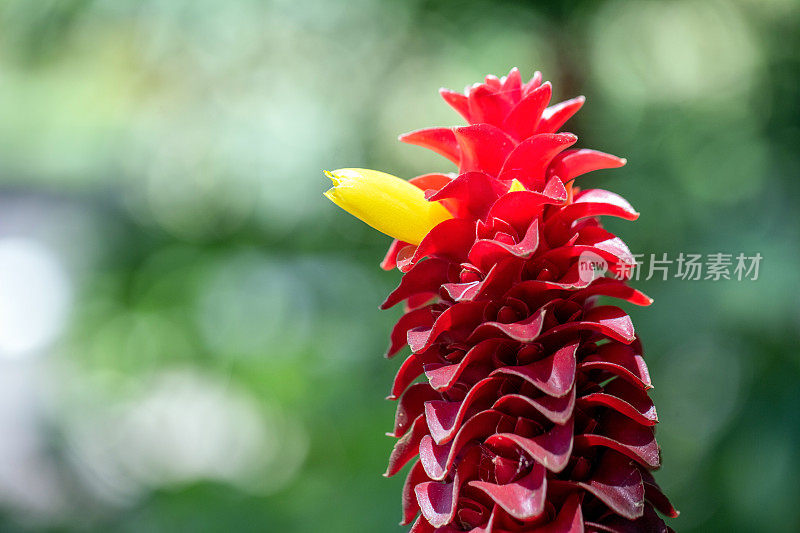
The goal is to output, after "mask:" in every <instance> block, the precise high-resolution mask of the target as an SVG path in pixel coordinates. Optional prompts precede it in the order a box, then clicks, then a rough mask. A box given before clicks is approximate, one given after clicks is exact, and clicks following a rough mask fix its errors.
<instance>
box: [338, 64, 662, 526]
mask: <svg viewBox="0 0 800 533" xmlns="http://www.w3.org/2000/svg"><path fill="white" fill-rule="evenodd" d="M441 94H442V96H443V97H444V99H445V101H447V103H448V104H450V105H451V106H452V107H453V108H454V109H455V110H456V111H458V112H459V113H460V114H461V115H462V116H463V117H464V118H465V119H466V120H467V122H468V123H469V125H468V126H464V127H456V128H430V129H423V130H418V131H415V132H411V133H408V134H405V135H402V136H401V137H400V140H402V141H404V142H407V143H411V144H416V145H420V146H424V147H426V148H430V149H431V150H433V151H435V152H437V153H439V154H441V155H443V156H444V157H446V158H448V159H450V160H451V161H452V162H453V163H455V164H456V165H458V175H456V176H454V175H448V174H438V173H437V174H426V175H423V176H418V177H416V178H413V179H412V180H409V182H404V181H402V180H399V179H398V178H394V177H393V176H389V175H386V174H383V173H377V172H375V171H366V170H359V169H344V170H343V171H335V172H333V173H332V174H330V175H331V177H332V178H333V179H334V184H335V187H334V188H333V189H331V190H330V191H329V192H328V193H326V194H327V195H328V196H329V197H330V198H331V199H332V200H334V201H335V202H336V203H337V204H339V205H341V206H342V207H344V208H345V209H347V210H348V211H350V212H352V213H353V214H355V215H356V216H359V217H360V218H362V219H364V220H365V221H366V222H367V223H369V224H371V225H373V226H374V227H376V228H378V229H380V230H381V231H384V232H386V233H388V234H390V235H392V236H394V237H396V238H398V239H403V240H395V242H394V243H393V244H392V246H391V247H390V249H389V252H388V254H387V255H386V258H385V259H384V261H383V263H382V266H383V267H384V268H386V269H392V268H394V267H397V268H399V269H400V271H401V272H403V278H402V280H401V282H400V285H399V286H398V287H397V289H395V290H394V291H393V292H392V293H391V294H390V295H389V296H388V298H387V299H386V301H385V302H384V303H383V306H382V307H383V308H388V307H391V306H394V305H396V304H398V303H401V302H404V305H405V314H404V315H403V316H402V317H401V318H400V320H399V321H398V323H397V325H396V326H395V327H394V329H393V330H392V333H391V343H390V347H389V351H388V353H387V356H388V357H392V356H394V355H395V354H397V353H398V352H399V351H400V350H401V349H402V348H404V347H405V346H406V345H408V346H409V347H410V350H411V354H410V355H409V356H408V357H407V358H406V359H405V361H404V362H403V363H402V365H401V366H400V370H399V371H398V373H397V376H396V378H395V381H394V385H393V386H392V390H391V395H390V398H392V399H396V400H399V402H398V408H397V415H396V419H395V426H394V430H393V432H392V435H393V436H394V437H396V438H397V439H399V440H398V441H397V443H396V445H395V447H394V450H393V451H392V454H391V457H390V459H389V467H388V470H387V472H386V475H388V476H392V475H395V474H396V473H398V472H399V471H400V470H401V469H402V468H403V467H404V466H405V465H406V464H408V463H410V462H412V461H413V465H412V466H411V469H410V471H409V473H408V476H407V478H406V483H405V488H404V490H403V520H402V523H403V524H413V526H412V528H411V531H412V532H417V533H422V532H431V531H441V532H455V531H472V532H475V533H478V532H490V531H493V532H498V533H499V532H505V531H540V532H572V531H607V532H628V531H668V530H669V528H668V527H667V526H666V525H665V523H664V522H663V520H662V519H661V518H660V517H659V515H658V514H657V512H656V511H658V512H660V513H662V514H664V515H667V516H670V517H674V516H677V512H676V511H675V509H674V508H673V507H672V505H671V504H670V503H669V501H668V500H667V498H666V497H665V496H664V495H663V494H662V493H661V491H660V489H659V488H658V485H657V484H656V482H655V481H654V479H653V477H652V475H651V473H650V472H651V471H652V470H654V469H656V468H658V467H659V465H660V457H659V449H658V445H657V444H656V441H655V437H654V432H653V426H654V425H655V423H656V422H657V418H656V411H655V407H654V406H653V403H652V402H651V400H650V398H649V397H648V392H647V391H648V389H650V388H651V387H652V385H651V382H650V376H649V375H648V372H647V367H646V365H645V363H644V361H643V359H642V348H641V343H640V342H639V339H638V338H637V336H636V335H635V333H634V330H633V326H632V324H631V320H630V318H629V317H628V315H627V314H626V313H625V312H624V311H623V310H622V309H620V308H619V307H615V306H611V305H598V304H597V299H598V297H599V296H611V297H615V298H619V299H622V300H626V301H628V302H631V303H633V304H637V305H649V304H650V302H651V300H650V299H649V298H648V297H647V296H645V295H644V294H642V293H641V292H639V291H637V290H635V289H633V288H631V287H629V286H628V284H627V283H626V279H627V278H628V275H629V273H630V265H631V264H632V263H633V258H632V256H631V254H630V252H629V250H628V248H627V247H626V246H625V244H624V243H623V242H622V241H621V240H620V239H619V238H617V237H616V236H614V235H613V234H611V233H609V232H608V231H606V230H604V229H603V228H602V227H601V226H600V223H599V222H598V219H597V217H598V216H600V215H611V216H617V217H622V218H625V219H629V220H633V219H636V218H637V217H638V213H636V211H634V209H633V208H632V207H631V206H630V205H629V204H628V202H626V201H625V200H624V199H622V198H621V197H620V196H618V195H616V194H614V193H611V192H608V191H604V190H599V189H589V190H584V191H580V190H578V188H577V187H574V186H573V185H572V182H573V180H574V179H575V178H576V177H578V176H580V175H582V174H585V173H587V172H590V171H592V170H598V169H604V168H613V167H619V166H622V165H624V164H625V160H623V159H620V158H617V157H615V156H612V155H609V154H605V153H602V152H597V151H594V150H586V149H573V148H570V147H571V146H572V145H573V144H575V142H576V141H577V137H575V135H573V134H571V133H557V131H558V129H559V128H561V126H562V125H563V124H564V123H565V122H566V121H567V120H568V119H569V118H570V117H571V116H572V115H573V114H574V113H575V112H576V111H577V110H578V109H579V108H580V107H581V105H582V104H583V98H582V97H581V98H575V99H573V100H568V101H566V102H562V103H559V104H555V105H553V106H549V107H548V104H549V103H550V97H551V87H550V84H549V83H542V82H541V75H540V74H539V73H538V72H537V73H536V75H534V77H533V79H531V80H530V81H529V82H528V83H522V80H521V78H520V74H519V71H518V70H517V69H512V70H511V72H510V73H509V75H508V76H506V77H504V78H501V79H498V78H497V77H494V76H487V77H486V82H485V83H482V84H476V85H474V86H472V87H471V88H469V89H468V90H467V92H466V94H459V93H455V92H452V91H449V90H445V89H442V90H441ZM395 180H396V181H395ZM408 183H411V184H413V186H416V189H415V188H414V187H413V186H410V185H408ZM587 256H588V257H592V258H595V259H596V260H597V261H600V262H602V263H603V264H604V265H605V266H607V267H608V269H609V271H610V272H612V273H614V274H615V275H614V276H597V275H592V274H591V273H590V274H589V275H587V272H586V270H585V258H586V257H587ZM582 258H584V259H583V260H582ZM423 375H424V378H425V379H424V380H423V381H418V379H417V378H419V377H420V376H423Z"/></svg>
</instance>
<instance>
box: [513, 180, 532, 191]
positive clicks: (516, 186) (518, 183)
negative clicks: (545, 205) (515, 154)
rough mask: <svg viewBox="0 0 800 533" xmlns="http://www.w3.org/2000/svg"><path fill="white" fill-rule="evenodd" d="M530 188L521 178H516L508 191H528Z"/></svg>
mask: <svg viewBox="0 0 800 533" xmlns="http://www.w3.org/2000/svg"><path fill="white" fill-rule="evenodd" d="M527 190H528V189H526V188H525V186H524V185H523V184H522V182H521V181H519V180H516V179H515V180H514V181H512V182H511V187H509V189H508V192H517V191H527Z"/></svg>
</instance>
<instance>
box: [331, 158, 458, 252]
mask: <svg viewBox="0 0 800 533" xmlns="http://www.w3.org/2000/svg"><path fill="white" fill-rule="evenodd" d="M325 175H326V176H328V177H329V178H330V179H331V181H333V187H332V188H331V189H329V190H328V191H326V192H325V193H324V194H325V196H327V197H328V198H329V199H330V200H331V201H332V202H333V203H335V204H336V205H338V206H339V207H341V208H342V209H344V210H345V211H347V212H348V213H350V214H351V215H353V216H355V217H356V218H360V219H361V220H363V221H364V222H366V223H367V224H369V225H370V226H372V227H373V228H375V229H376V230H378V231H380V232H382V233H385V234H386V235H389V236H390V237H394V238H395V239H399V240H401V241H405V242H407V243H410V244H419V243H420V242H421V241H422V239H423V237H425V235H427V233H428V232H429V231H430V230H431V229H433V227H434V226H436V225H437V224H438V223H440V222H442V221H443V220H447V219H449V218H453V215H451V214H450V212H449V211H448V210H447V209H445V208H444V206H442V205H441V204H440V203H439V202H429V201H428V200H426V199H425V193H423V192H422V190H421V189H419V188H417V187H415V186H414V185H412V184H410V183H409V182H407V181H406V180H403V179H400V178H398V177H396V176H392V175H391V174H386V173H385V172H379V171H377V170H369V169H365V168H340V169H339V170H334V171H333V172H328V171H326V172H325Z"/></svg>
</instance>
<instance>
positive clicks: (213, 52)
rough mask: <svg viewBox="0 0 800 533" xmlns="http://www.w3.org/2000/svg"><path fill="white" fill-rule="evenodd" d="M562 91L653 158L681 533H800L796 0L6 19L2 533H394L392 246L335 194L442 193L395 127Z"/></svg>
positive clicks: (592, 121) (1, 132)
mask: <svg viewBox="0 0 800 533" xmlns="http://www.w3.org/2000/svg"><path fill="white" fill-rule="evenodd" d="M515 65H516V66H519V67H520V69H521V70H522V73H523V76H530V75H531V74H532V72H533V70H536V69H538V70H541V71H542V72H543V73H544V76H545V79H550V80H552V81H553V82H554V86H555V92H556V97H557V98H559V99H565V98H570V97H573V96H575V95H577V94H585V95H586V96H587V98H588V101H587V105H586V106H585V108H584V110H583V111H582V112H581V113H579V115H578V116H577V117H576V118H575V119H573V121H572V122H570V123H569V124H568V126H569V130H570V131H574V132H576V133H578V134H579V136H580V137H581V140H580V141H579V143H580V145H581V146H586V147H592V148H597V149H601V150H605V151H609V152H612V153H614V154H618V155H621V156H625V157H627V158H628V160H629V164H628V165H627V166H626V167H625V168H623V169H621V170H616V171H613V172H608V173H596V174H594V175H590V176H587V177H584V178H581V179H582V180H585V181H582V186H583V187H593V186H601V187H606V188H609V189H612V190H614V191H616V192H618V193H620V194H622V195H623V196H625V197H626V198H628V199H629V200H630V201H631V203H632V204H633V205H634V206H635V207H637V208H638V210H639V211H641V213H642V217H641V219H640V220H639V221H638V222H636V223H633V224H631V223H625V222H618V221H609V222H608V226H610V227H611V228H612V229H613V230H615V231H617V232H619V234H620V235H621V236H622V237H623V238H624V239H625V240H626V241H627V242H628V244H629V245H630V247H631V249H632V250H633V251H634V252H637V253H646V254H649V253H657V254H660V253H664V252H666V253H669V254H670V255H676V254H677V253H679V252H694V253H703V254H707V253H715V252H725V253H734V254H736V253H739V252H744V253H746V254H754V253H756V252H759V253H761V254H762V255H763V257H764V259H763V261H762V264H761V272H760V276H759V279H758V280H757V281H741V282H739V281H735V280H734V281H718V282H712V281H694V282H691V281H682V280H675V279H671V280H669V281H661V280H657V279H653V280H650V281H644V280H642V281H639V282H637V283H636V286H637V287H638V288H640V289H642V290H644V291H645V292H647V293H648V294H650V295H651V296H653V297H654V298H655V300H656V303H655V305H654V306H652V307H650V308H646V309H638V308H632V309H630V311H631V313H632V315H633V318H634V323H635V324H636V326H637V329H638V332H639V333H640V335H641V336H642V338H643V340H644V344H645V349H646V352H645V354H646V356H647V358H648V361H649V364H650V370H651V373H652V375H653V379H654V382H655V384H656V389H655V391H654V397H655V399H656V402H657V406H658V408H659V414H660V419H661V424H660V425H659V426H658V437H659V442H660V444H661V446H662V448H663V458H664V465H665V466H664V468H663V470H662V471H661V472H660V473H659V474H658V479H659V480H660V482H661V483H662V485H663V486H664V488H665V489H666V491H667V493H668V494H670V495H671V496H672V497H673V500H674V502H675V504H676V505H677V507H678V508H679V509H680V510H681V511H682V515H681V517H680V518H678V519H677V520H675V521H673V522H672V525H673V526H674V527H675V528H676V529H677V530H678V531H800V505H798V501H800V481H798V480H799V479H800V454H798V448H800V416H798V410H800V386H799V385H798V384H800V356H798V348H797V347H798V343H799V342H800V334H799V333H798V331H800V328H798V325H800V291H798V288H800V283H798V275H797V265H798V264H799V263H800V252H799V251H798V249H799V248H798V242H799V241H800V239H798V230H799V229H800V224H798V198H800V180H798V176H799V175H800V154H798V140H800V129H798V128H800V107H799V106H798V102H800V88H799V84H800V6H798V3H797V2H794V1H792V0H734V1H729V2H722V1H702V2H699V1H698V2H688V1H679V2H663V3H658V2H649V1H637V2H621V1H612V2H594V1H583V2H561V1H551V2H535V3H534V2H529V3H523V2H512V1H506V2H486V3H481V2H458V3H448V2H436V1H424V0H414V1H400V0H397V1H384V2H381V1H379V0H348V1H344V2H332V1H329V0H276V1H272V2H266V1H264V2H262V1H255V0H226V1H225V2H219V1H210V0H60V1H58V0H36V1H33V0H14V1H12V0H2V1H0V530H3V531H63V532H79V531H120V532H139V531H165V532H166V531H170V532H171V531H198V532H218V531H219V532H222V531H286V532H308V531H324V532H354V531H358V532H361V531H365V532H390V531H401V530H402V529H401V528H399V527H397V526H396V525H395V524H396V523H397V521H398V520H399V517H400V488H401V485H402V477H403V476H398V477H397V478H393V479H390V480H387V479H384V478H383V477H381V475H380V474H381V473H382V472H383V470H384V468H385V464H386V459H387V457H388V453H389V450H390V449H391V446H392V440H391V439H389V438H387V437H385V436H384V434H383V433H384V432H385V431H387V430H389V429H390V427H391V424H392V420H393V410H394V405H393V404H392V403H391V402H387V401H384V400H383V398H384V396H385V395H386V394H387V393H388V389H389V385H390V382H391V378H392V375H393V372H394V370H395V369H396V368H397V366H398V364H399V361H398V360H393V361H390V362H387V361H385V360H384V359H383V358H382V357H381V354H382V353H383V350H384V348H385V346H386V338H387V333H388V330H389V327H390V325H391V324H392V322H393V320H394V319H396V317H397V316H398V313H399V311H398V310H392V311H389V312H378V310H377V305H378V304H379V303H380V301H381V300H382V298H383V296H384V295H385V294H386V293H387V292H388V291H389V290H391V288H393V287H394V285H395V284H396V283H397V281H398V279H399V276H398V273H397V272H388V273H387V272H383V271H381V270H380V269H379V268H378V266H377V263H378V261H379V260H380V259H381V258H382V256H383V252H384V250H385V247H386V245H387V244H388V240H389V239H388V238H387V237H385V236H382V235H379V234H377V233H376V232H374V231H372V230H370V229H369V228H367V227H366V226H365V225H363V224H361V223H359V222H358V221H356V220H355V219H353V218H352V217H350V216H348V215H345V214H344V213H343V212H341V211H340V210H338V209H337V208H335V207H334V206H333V205H332V204H330V202H328V201H327V200H326V199H324V198H323V197H322V195H321V193H322V191H323V190H325V189H326V188H327V187H328V185H327V184H326V183H325V180H324V179H323V177H322V174H321V169H323V168H338V167H345V166H365V167H371V168H377V169H383V170H387V171H389V172H392V173H395V174H398V175H400V176H404V177H411V176H414V175H416V174H421V173H425V172H431V171H450V170H453V169H452V167H451V166H450V165H449V164H448V163H447V162H446V161H445V160H444V159H442V158H439V157H437V156H435V155H433V154H429V153H427V152H425V151H424V150H422V149H419V148H416V147H411V146H406V145H402V144H400V143H398V142H396V140H395V138H396V136H397V134H399V133H402V132H405V131H408V130H412V129H416V128H421V127H426V126H433V125H455V124H457V123H459V118H458V117H457V115H456V114H455V113H454V112H453V111H452V110H450V109H449V108H448V107H447V106H446V105H445V104H444V103H443V102H442V101H441V100H440V99H439V97H438V95H437V94H436V90H437V89H438V88H439V87H440V86H447V87H451V88H455V89H460V88H461V87H463V86H464V85H466V84H469V83H472V82H474V81H478V80H479V79H481V77H482V76H483V75H484V74H487V73H495V74H498V75H502V74H505V73H506V72H508V69H509V68H510V67H512V66H515Z"/></svg>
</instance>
